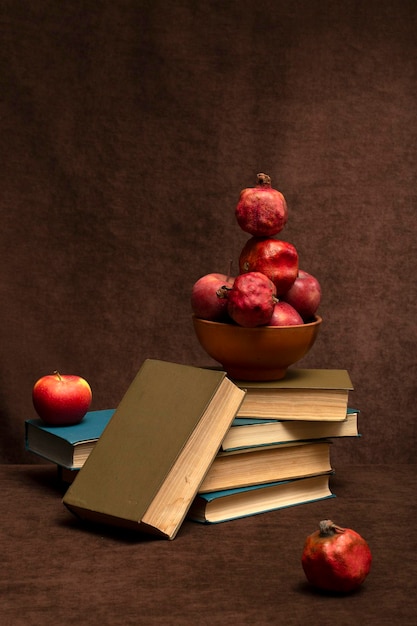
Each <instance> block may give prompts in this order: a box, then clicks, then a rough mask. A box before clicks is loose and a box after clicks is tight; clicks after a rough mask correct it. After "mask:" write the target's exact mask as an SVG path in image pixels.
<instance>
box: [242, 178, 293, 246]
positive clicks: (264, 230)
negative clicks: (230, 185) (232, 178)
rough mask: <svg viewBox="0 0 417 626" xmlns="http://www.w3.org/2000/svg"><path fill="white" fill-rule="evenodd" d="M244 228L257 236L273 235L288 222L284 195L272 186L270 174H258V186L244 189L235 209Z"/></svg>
mask: <svg viewBox="0 0 417 626" xmlns="http://www.w3.org/2000/svg"><path fill="white" fill-rule="evenodd" d="M235 215H236V219H237V222H238V224H239V226H240V227H241V229H242V230H244V231H245V232H247V233H250V234H251V235H254V236H255V237H272V236H273V235H276V234H277V233H279V232H281V230H282V229H283V228H284V226H285V224H286V223H287V219H288V209H287V203H286V201H285V198H284V196H283V195H282V193H281V192H280V191H278V190H277V189H273V187H272V186H271V178H270V177H269V176H268V174H258V177H257V185H256V187H247V188H246V189H242V191H241V192H240V196H239V201H238V203H237V206H236V209H235Z"/></svg>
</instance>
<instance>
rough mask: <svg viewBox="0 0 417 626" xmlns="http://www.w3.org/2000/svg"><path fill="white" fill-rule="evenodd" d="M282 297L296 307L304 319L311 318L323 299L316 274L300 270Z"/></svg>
mask: <svg viewBox="0 0 417 626" xmlns="http://www.w3.org/2000/svg"><path fill="white" fill-rule="evenodd" d="M282 299H283V300H285V302H288V304H291V306H293V307H294V309H296V310H297V311H298V312H299V314H300V315H301V317H302V318H303V320H304V321H307V320H311V319H312V318H313V317H314V315H315V313H316V311H317V309H318V308H319V304H320V301H321V287H320V283H319V281H318V280H317V278H316V277H315V276H313V275H312V274H309V273H308V272H305V271H304V270H298V276H297V278H296V279H295V281H294V283H293V284H292V285H291V287H290V288H289V290H288V291H287V292H286V293H285V294H284V295H283V296H282Z"/></svg>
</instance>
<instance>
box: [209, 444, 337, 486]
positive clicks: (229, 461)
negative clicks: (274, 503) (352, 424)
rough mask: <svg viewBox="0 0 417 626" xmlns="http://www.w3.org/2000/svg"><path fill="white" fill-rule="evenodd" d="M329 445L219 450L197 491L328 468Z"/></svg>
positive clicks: (285, 445)
mask: <svg viewBox="0 0 417 626" xmlns="http://www.w3.org/2000/svg"><path fill="white" fill-rule="evenodd" d="M330 445H331V444H330V442H329V441H323V440H318V441H315V442H305V443H304V442H302V443H297V444H281V445H278V446H265V447H264V446H262V447H260V448H245V449H244V450H236V451H228V452H219V453H218V454H217V456H216V458H215V459H214V461H213V463H212V464H211V466H210V469H209V470H208V472H207V474H206V476H205V478H204V480H203V481H202V483H201V485H200V487H199V489H198V492H199V493H207V492H209V491H220V490H221V489H235V488H237V487H248V486H251V485H259V484H262V483H271V482H277V481H280V480H289V479H293V478H303V477H306V476H313V475H314V474H322V473H324V472H330V471H331V470H332V467H331V464H330Z"/></svg>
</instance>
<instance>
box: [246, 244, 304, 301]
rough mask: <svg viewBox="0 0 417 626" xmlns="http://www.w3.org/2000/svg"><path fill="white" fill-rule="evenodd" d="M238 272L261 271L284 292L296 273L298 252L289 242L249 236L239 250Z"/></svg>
mask: <svg viewBox="0 0 417 626" xmlns="http://www.w3.org/2000/svg"><path fill="white" fill-rule="evenodd" d="M239 272H240V273H241V274H243V273H244V272H261V273H262V274H265V276H268V278H269V279H270V280H272V282H273V283H274V285H275V287H276V290H277V295H278V296H281V295H282V294H284V293H286V292H287V291H288V290H289V289H290V287H291V286H292V285H293V284H294V282H295V279H296V278H297V275H298V253H297V250H296V248H295V246H293V245H292V244H291V243H288V242H287V241H282V240H281V239H274V238H273V237H251V238H250V239H248V241H247V242H246V244H245V245H244V247H243V248H242V250H241V253H240V256H239Z"/></svg>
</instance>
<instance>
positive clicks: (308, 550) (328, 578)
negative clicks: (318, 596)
mask: <svg viewBox="0 0 417 626" xmlns="http://www.w3.org/2000/svg"><path fill="white" fill-rule="evenodd" d="M371 562H372V555H371V550H370V548H369V545H368V544H367V542H366V541H365V539H363V537H361V535H359V534H358V533H357V532H356V531H354V530H352V529H351V528H342V527H340V526H337V525H336V524H334V522H332V521H331V520H323V521H321V522H320V524H319V529H318V530H316V531H315V532H314V533H312V534H311V535H309V536H308V537H307V539H306V541H305V544H304V549H303V554H302V558H301V563H302V567H303V570H304V573H305V575H306V577H307V580H308V581H309V582H310V583H311V584H312V585H313V586H314V587H316V588H317V589H321V590H323V591H336V592H343V593H347V592H350V591H354V590H355V589H357V588H358V587H360V585H361V584H362V583H363V581H364V580H365V578H366V577H367V576H368V574H369V571H370V569H371Z"/></svg>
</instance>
